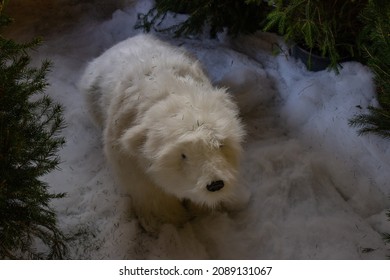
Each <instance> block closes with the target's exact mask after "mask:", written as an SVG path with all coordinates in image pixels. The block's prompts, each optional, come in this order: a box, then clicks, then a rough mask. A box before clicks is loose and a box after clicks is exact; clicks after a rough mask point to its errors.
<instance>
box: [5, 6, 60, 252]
mask: <svg viewBox="0 0 390 280" xmlns="http://www.w3.org/2000/svg"><path fill="white" fill-rule="evenodd" d="M5 4H6V1H5V0H0V28H2V27H4V26H5V25H8V24H9V23H10V19H9V18H8V17H7V16H5V15H4V13H3V10H4V5H5ZM38 43H39V40H33V41H32V42H29V43H26V44H18V43H16V42H14V41H13V40H9V39H6V38H4V37H3V36H2V35H1V33H0V259H41V258H49V259H58V258H64V257H65V254H66V251H67V248H66V242H65V241H66V238H65V236H64V235H63V233H62V232H61V231H60V230H59V229H58V227H57V224H56V215H55V212H54V211H53V210H52V209H51V207H50V201H51V200H52V199H56V198H61V197H63V196H64V194H63V193H61V194H50V193H48V188H49V186H48V185H47V183H45V182H43V181H42V180H41V179H40V178H41V176H43V175H45V174H47V173H49V172H50V171H52V170H53V169H54V168H56V167H57V165H58V164H59V157H58V156H57V155H56V153H57V151H58V149H59V148H60V147H61V146H62V145H63V144H64V138H63V137H60V136H59V135H58V133H59V131H60V130H61V128H63V126H64V120H63V118H62V108H61V106H60V105H58V104H56V103H54V102H53V101H52V100H51V99H50V97H49V96H47V95H45V94H44V90H45V88H46V86H47V81H46V79H45V75H46V74H47V72H48V69H49V66H50V63H49V62H48V61H45V62H43V63H42V65H41V67H40V68H33V67H30V66H29V65H30V57H29V55H28V53H27V52H28V51H30V50H32V49H33V48H34V47H36V46H37V45H38ZM37 245H38V246H37ZM38 247H40V248H46V249H47V250H46V249H45V250H38V249H37V248H38ZM42 251H45V252H42Z"/></svg>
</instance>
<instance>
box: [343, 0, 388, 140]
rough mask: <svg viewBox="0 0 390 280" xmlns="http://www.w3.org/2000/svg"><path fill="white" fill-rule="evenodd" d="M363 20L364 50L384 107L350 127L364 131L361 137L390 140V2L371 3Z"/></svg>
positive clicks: (378, 1) (362, 116)
mask: <svg viewBox="0 0 390 280" xmlns="http://www.w3.org/2000/svg"><path fill="white" fill-rule="evenodd" d="M362 18H363V21H364V22H365V28H364V30H363V36H364V41H363V44H362V49H363V52H364V54H365V56H366V59H367V65H368V66H369V67H370V68H371V70H372V71H373V72H374V74H375V81H376V87H377V93H378V100H379V104H380V107H379V108H375V107H370V108H369V110H370V114H364V115H359V116H357V117H356V118H354V119H352V120H351V121H350V124H351V125H354V126H357V127H360V130H359V132H360V133H361V134H366V133H374V134H377V135H379V136H382V137H385V138H390V2H389V1H387V0H369V4H368V5H367V7H366V9H365V10H364V12H363V14H362Z"/></svg>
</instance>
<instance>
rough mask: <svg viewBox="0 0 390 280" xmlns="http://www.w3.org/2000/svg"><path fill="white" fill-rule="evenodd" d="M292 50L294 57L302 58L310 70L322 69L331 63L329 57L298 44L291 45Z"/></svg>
mask: <svg viewBox="0 0 390 280" xmlns="http://www.w3.org/2000/svg"><path fill="white" fill-rule="evenodd" d="M290 52H291V55H292V56H293V57H295V58H297V59H299V60H301V61H302V62H303V63H304V64H305V65H306V67H307V69H308V70H310V71H314V72H317V71H322V70H325V69H326V68H328V66H329V65H330V59H329V58H327V57H322V56H319V55H316V54H314V53H310V52H309V51H307V50H306V49H304V48H302V47H300V46H299V45H297V44H295V45H294V46H292V47H291V49H290Z"/></svg>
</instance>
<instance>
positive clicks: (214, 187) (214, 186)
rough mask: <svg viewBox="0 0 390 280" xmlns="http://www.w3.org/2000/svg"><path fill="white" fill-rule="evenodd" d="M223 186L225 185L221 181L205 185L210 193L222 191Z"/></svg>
mask: <svg viewBox="0 0 390 280" xmlns="http://www.w3.org/2000/svg"><path fill="white" fill-rule="evenodd" d="M224 186H225V183H224V182H223V181H222V180H218V181H214V182H211V183H210V184H208V185H207V190H208V191H210V192H216V191H219V190H220V189H222V188H223V187H224Z"/></svg>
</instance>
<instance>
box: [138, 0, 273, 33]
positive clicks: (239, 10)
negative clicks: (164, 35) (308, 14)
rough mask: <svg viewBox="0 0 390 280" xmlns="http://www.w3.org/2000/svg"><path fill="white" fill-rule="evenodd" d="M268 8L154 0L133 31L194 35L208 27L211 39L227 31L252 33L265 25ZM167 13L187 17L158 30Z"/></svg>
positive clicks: (217, 0) (213, 0)
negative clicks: (182, 20)
mask: <svg viewBox="0 0 390 280" xmlns="http://www.w3.org/2000/svg"><path fill="white" fill-rule="evenodd" d="M269 10H270V6H269V5H268V4H267V3H266V2H264V1H262V0H256V1H253V0H252V1H244V0H197V1H188V0H157V1H156V4H155V6H154V7H153V8H152V9H151V10H149V12H148V13H147V14H141V15H139V20H140V23H139V24H137V26H136V28H143V29H144V30H145V31H147V32H149V31H150V30H151V29H152V28H154V29H155V30H157V31H174V33H175V35H176V36H181V35H195V34H200V33H202V32H203V30H204V29H205V27H206V26H208V27H209V28H210V29H209V33H210V36H211V37H215V36H216V35H217V33H218V32H221V31H223V30H224V28H227V31H228V34H230V35H233V36H235V35H238V34H239V33H253V32H255V31H256V30H259V29H261V27H262V26H263V24H264V23H265V18H266V15H267V14H268V12H269ZM168 12H174V13H185V14H189V17H188V19H186V20H185V21H184V22H182V23H180V24H178V25H174V26H170V27H168V28H165V29H162V30H161V29H158V26H159V25H160V24H161V23H162V22H163V21H164V19H165V17H166V15H167V13H168Z"/></svg>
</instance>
